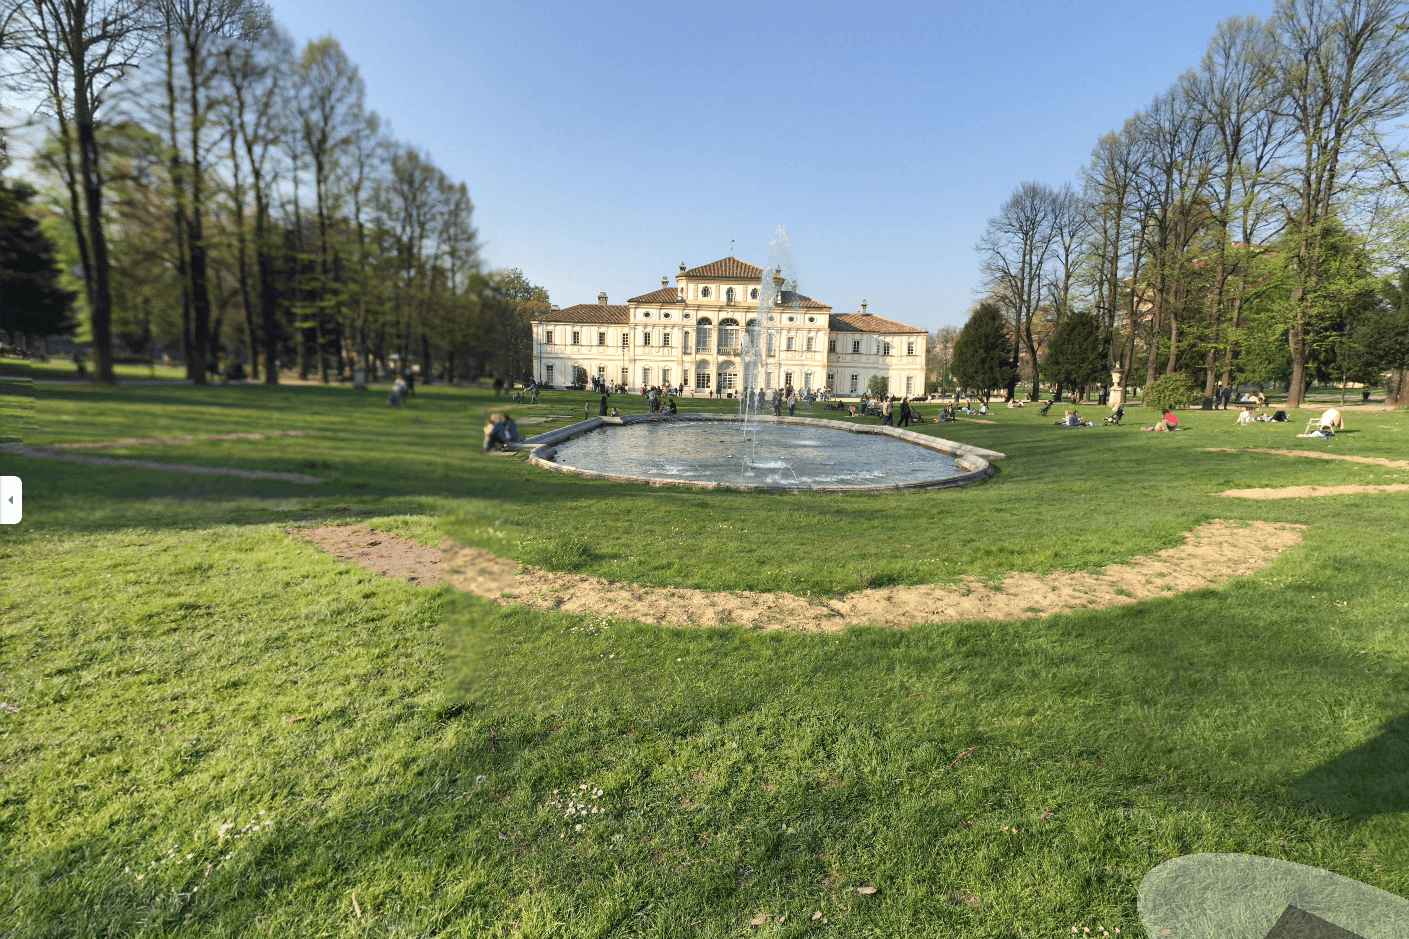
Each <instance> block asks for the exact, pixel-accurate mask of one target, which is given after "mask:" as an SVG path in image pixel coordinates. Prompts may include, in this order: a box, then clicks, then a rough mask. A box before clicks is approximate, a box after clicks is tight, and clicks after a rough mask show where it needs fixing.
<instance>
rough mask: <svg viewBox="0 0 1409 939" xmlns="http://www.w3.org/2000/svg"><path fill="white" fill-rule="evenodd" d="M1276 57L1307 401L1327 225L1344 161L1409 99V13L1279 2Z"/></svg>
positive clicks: (1294, 386) (1293, 394)
mask: <svg viewBox="0 0 1409 939" xmlns="http://www.w3.org/2000/svg"><path fill="white" fill-rule="evenodd" d="M1272 35H1273V37H1274V39H1275V42H1276V57H1275V58H1274V60H1273V63H1274V65H1273V69H1272V70H1271V75H1270V78H1271V80H1272V81H1274V82H1275V83H1276V87H1277V91H1278V93H1279V97H1278V108H1279V110H1280V111H1281V113H1283V114H1284V115H1285V116H1286V117H1287V119H1288V120H1290V121H1291V122H1292V123H1293V124H1294V125H1295V127H1296V131H1297V135H1298V145H1299V149H1300V154H1299V161H1298V165H1297V167H1296V184H1295V186H1294V192H1293V197H1294V200H1295V205H1294V207H1293V208H1292V211H1291V212H1290V215H1291V216H1292V218H1293V219H1294V220H1295V222H1294V225H1295V227H1294V236H1295V242H1294V254H1293V256H1292V257H1293V261H1292V265H1293V273H1294V284H1293V288H1292V294H1291V305H1292V316H1291V323H1290V328H1289V330H1288V334H1287V341H1288V346H1289V349H1290V352H1291V363H1292V374H1291V385H1290V388H1289V389H1288V394H1287V406H1288V407H1298V406H1300V404H1301V402H1302V400H1303V398H1304V396H1305V394H1306V387H1307V384H1308V382H1309V381H1310V375H1309V374H1308V363H1309V360H1310V359H1311V357H1312V355H1313V349H1314V346H1315V344H1316V342H1317V340H1318V334H1319V333H1320V332H1321V331H1322V330H1323V329H1324V327H1325V326H1326V313H1327V311H1326V310H1325V308H1324V307H1323V306H1321V305H1319V303H1318V299H1317V298H1318V296H1319V290H1318V286H1319V282H1320V279H1321V275H1322V264H1323V260H1324V257H1323V255H1324V251H1325V248H1326V236H1327V229H1328V225H1329V224H1330V223H1331V222H1332V220H1333V219H1334V218H1335V216H1336V212H1337V202H1338V199H1339V198H1340V197H1341V196H1342V195H1343V194H1344V191H1345V189H1346V188H1347V186H1348V185H1349V180H1350V179H1352V178H1353V175H1354V174H1353V173H1352V172H1347V167H1346V166H1343V165H1342V163H1343V161H1347V158H1348V157H1349V156H1350V155H1351V154H1352V152H1353V149H1354V147H1356V146H1357V145H1358V144H1360V143H1363V142H1364V140H1365V138H1366V137H1367V135H1369V134H1372V133H1373V131H1374V130H1375V129H1376V128H1377V127H1379V125H1381V124H1383V123H1384V122H1386V121H1389V120H1392V119H1394V118H1396V117H1399V116H1400V115H1402V114H1403V113H1404V112H1405V109H1406V106H1409V83H1406V82H1405V81H1404V74H1405V71H1406V68H1409V11H1406V10H1405V8H1404V6H1403V4H1401V3H1397V2H1395V0H1281V2H1280V3H1278V5H1277V10H1276V13H1275V14H1274V16H1273V19H1272Z"/></svg>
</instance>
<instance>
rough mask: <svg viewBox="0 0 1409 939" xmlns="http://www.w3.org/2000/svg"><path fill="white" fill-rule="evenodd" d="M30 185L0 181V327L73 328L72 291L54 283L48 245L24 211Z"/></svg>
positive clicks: (12, 332)
mask: <svg viewBox="0 0 1409 939" xmlns="http://www.w3.org/2000/svg"><path fill="white" fill-rule="evenodd" d="M33 198H34V190H33V189H30V188H29V187H28V186H26V185H24V184H23V183H21V184H19V185H16V186H10V185H8V184H7V183H5V182H4V181H3V180H0V330H4V331H5V332H6V333H8V334H9V339H10V342H11V343H13V342H14V341H15V338H16V336H18V335H25V336H31V337H34V338H39V337H41V336H58V335H62V334H64V333H71V332H73V329H74V326H75V325H76V324H75V323H74V319H73V294H71V293H69V292H68V291H67V290H64V289H63V288H62V287H60V286H59V266H58V264H57V263H55V261H54V245H53V244H52V243H51V242H50V241H49V239H48V238H47V237H46V236H45V235H44V232H43V231H41V230H40V228H39V223H38V222H36V221H35V220H34V219H33V218H32V217H31V216H30V214H29V213H28V212H27V211H26V207H27V206H28V204H29V202H30V200H31V199H33Z"/></svg>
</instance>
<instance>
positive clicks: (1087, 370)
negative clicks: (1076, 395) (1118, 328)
mask: <svg viewBox="0 0 1409 939" xmlns="http://www.w3.org/2000/svg"><path fill="white" fill-rule="evenodd" d="M1105 373H1106V350H1105V345H1104V343H1103V342H1102V341H1101V324H1100V323H1099V322H1097V320H1096V317H1095V316H1094V315H1093V314H1091V313H1085V312H1073V313H1068V314H1067V315H1066V318H1065V319H1063V320H1062V324H1061V325H1060V326H1058V327H1057V331H1056V333H1054V334H1053V336H1052V338H1051V340H1049V341H1048V343H1047V357H1046V359H1045V360H1044V361H1043V362H1042V374H1043V375H1044V376H1045V377H1046V379H1047V381H1048V382H1050V383H1052V384H1053V385H1057V386H1059V387H1066V388H1085V387H1086V386H1087V385H1094V384H1096V383H1097V382H1099V381H1100V380H1101V378H1102V377H1103V376H1104V375H1105Z"/></svg>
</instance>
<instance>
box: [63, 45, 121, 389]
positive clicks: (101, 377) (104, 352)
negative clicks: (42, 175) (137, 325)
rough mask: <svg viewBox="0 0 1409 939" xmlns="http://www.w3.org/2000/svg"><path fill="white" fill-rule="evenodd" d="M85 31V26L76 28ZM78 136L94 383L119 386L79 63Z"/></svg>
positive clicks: (95, 166) (94, 149) (99, 196)
mask: <svg viewBox="0 0 1409 939" xmlns="http://www.w3.org/2000/svg"><path fill="white" fill-rule="evenodd" d="M75 28H76V29H81V28H82V27H81V26H75ZM73 75H74V79H73V83H74V101H73V112H74V121H73V123H74V133H75V135H76V137H77V140H78V166H79V172H80V174H81V176H82V178H83V201H84V206H85V208H86V209H87V211H88V242H89V245H90V246H91V247H92V249H93V286H92V288H91V290H90V293H89V300H90V306H89V322H90V326H91V329H92V333H93V358H94V360H95V362H94V364H95V373H94V376H93V380H94V381H95V382H98V383H100V384H104V385H111V384H115V383H116V378H115V376H114V375H113V332H112V329H113V298H112V283H111V280H110V268H109V263H110V261H109V258H108V239H107V234H106V233H105V232H104V230H103V178H102V163H101V162H100V161H101V155H100V154H99V152H98V136H97V131H96V129H95V128H94V126H93V125H94V120H93V112H92V110H91V109H90V108H89V100H88V75H87V65H86V63H75V64H74V68H73Z"/></svg>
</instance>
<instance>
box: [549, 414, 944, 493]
mask: <svg viewBox="0 0 1409 939" xmlns="http://www.w3.org/2000/svg"><path fill="white" fill-rule="evenodd" d="M552 459H553V462H555V463H561V464H564V465H566V466H574V467H577V468H578V469H582V470H590V471H592V472H597V473H614V474H625V475H631V476H640V477H644V478H647V479H677V480H682V481H698V482H719V483H729V484H736V485H737V484H744V485H752V486H774V487H784V488H794V487H796V488H803V489H805V488H812V487H819V486H825V487H829V488H838V487H861V486H885V485H907V484H914V483H921V482H926V481H929V480H934V479H943V478H945V477H949V476H957V475H959V474H961V473H963V472H966V471H965V470H961V469H959V468H958V467H956V466H955V464H954V457H952V456H950V455H948V454H946V453H939V452H938V451H935V450H930V449H928V448H926V447H921V446H917V445H915V444H913V443H907V442H906V441H904V440H899V439H897V438H894V437H885V436H880V435H877V434H856V433H851V432H850V431H845V430H836V429H833V428H830V427H815V426H810V425H806V424H773V423H761V424H757V425H755V426H754V427H751V428H750V430H749V431H748V433H747V435H746V434H745V432H744V430H743V427H742V426H741V425H740V424H732V423H724V422H703V421H701V422H693V421H691V422H681V423H651V424H647V423H639V424H627V425H625V426H622V427H603V428H599V429H597V430H593V431H589V432H588V433H585V434H582V435H581V436H579V437H574V438H572V439H571V440H568V441H566V442H564V443H562V444H560V445H559V446H558V447H557V450H556V453H555V454H554V456H553V458H552Z"/></svg>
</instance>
